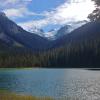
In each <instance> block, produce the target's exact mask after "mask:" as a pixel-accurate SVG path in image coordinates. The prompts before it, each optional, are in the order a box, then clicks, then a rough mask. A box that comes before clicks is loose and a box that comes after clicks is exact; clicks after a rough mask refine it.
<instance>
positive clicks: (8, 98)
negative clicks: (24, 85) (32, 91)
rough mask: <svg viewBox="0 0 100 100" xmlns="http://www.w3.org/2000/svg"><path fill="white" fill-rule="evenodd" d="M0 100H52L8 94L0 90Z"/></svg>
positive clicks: (51, 99) (49, 99) (50, 99)
mask: <svg viewBox="0 0 100 100" xmlns="http://www.w3.org/2000/svg"><path fill="white" fill-rule="evenodd" d="M0 100H54V99H53V98H51V97H35V96H26V95H19V94H15V93H9V92H8V91H5V90H0Z"/></svg>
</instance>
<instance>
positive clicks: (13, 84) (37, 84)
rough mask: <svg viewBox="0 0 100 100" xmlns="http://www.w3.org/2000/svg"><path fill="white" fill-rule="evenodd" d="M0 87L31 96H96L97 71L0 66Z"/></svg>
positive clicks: (94, 99)
mask: <svg viewBox="0 0 100 100" xmlns="http://www.w3.org/2000/svg"><path fill="white" fill-rule="evenodd" d="M0 88H3V89H7V90H10V91H13V92H16V93H21V94H27V95H33V96H52V97H55V98H61V97H74V98H79V100H99V99H100V72H99V71H91V70H84V69H30V70H29V69H28V70H27V69H23V70H14V69H10V70H6V71H4V70H0Z"/></svg>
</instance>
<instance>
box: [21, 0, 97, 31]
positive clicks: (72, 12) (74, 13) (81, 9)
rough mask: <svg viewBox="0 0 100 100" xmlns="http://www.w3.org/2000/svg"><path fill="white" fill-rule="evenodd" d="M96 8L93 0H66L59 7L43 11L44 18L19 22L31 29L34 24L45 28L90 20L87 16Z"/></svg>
mask: <svg viewBox="0 0 100 100" xmlns="http://www.w3.org/2000/svg"><path fill="white" fill-rule="evenodd" d="M76 1H77V2H76ZM94 8H95V6H94V2H92V1H91V0H69V2H68V0H66V2H65V3H63V4H61V5H60V6H58V7H57V8H55V9H53V10H51V11H44V12H43V13H41V14H40V15H41V16H44V19H40V20H31V21H28V22H24V23H19V25H21V26H22V27H23V28H25V29H27V30H29V29H30V28H32V27H34V26H36V27H39V28H43V27H45V26H47V25H49V24H50V25H51V24H52V25H64V24H70V23H71V24H72V23H74V22H77V21H83V20H88V19H87V16H88V14H90V13H91V12H92V11H93V10H94Z"/></svg>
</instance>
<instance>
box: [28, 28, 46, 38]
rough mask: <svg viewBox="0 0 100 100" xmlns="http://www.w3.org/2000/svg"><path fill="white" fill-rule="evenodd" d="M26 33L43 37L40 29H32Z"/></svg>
mask: <svg viewBox="0 0 100 100" xmlns="http://www.w3.org/2000/svg"><path fill="white" fill-rule="evenodd" d="M28 31H29V32H31V33H34V34H36V35H39V36H41V37H45V34H44V31H43V30H42V29H39V28H37V27H32V28H31V29H30V30H28Z"/></svg>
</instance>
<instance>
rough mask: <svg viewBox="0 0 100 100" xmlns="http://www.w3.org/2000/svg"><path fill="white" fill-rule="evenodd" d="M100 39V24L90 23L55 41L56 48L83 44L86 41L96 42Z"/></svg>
mask: <svg viewBox="0 0 100 100" xmlns="http://www.w3.org/2000/svg"><path fill="white" fill-rule="evenodd" d="M97 39H98V40H99V39H100V22H89V23H87V24H85V25H82V26H81V27H79V28H77V29H75V30H74V31H72V32H71V33H70V34H67V35H65V36H63V37H61V38H59V39H57V40H55V43H54V45H55V46H63V45H68V44H75V43H80V44H81V43H82V42H85V41H88V42H90V41H94V40H97Z"/></svg>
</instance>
